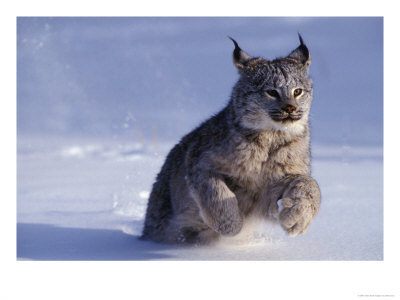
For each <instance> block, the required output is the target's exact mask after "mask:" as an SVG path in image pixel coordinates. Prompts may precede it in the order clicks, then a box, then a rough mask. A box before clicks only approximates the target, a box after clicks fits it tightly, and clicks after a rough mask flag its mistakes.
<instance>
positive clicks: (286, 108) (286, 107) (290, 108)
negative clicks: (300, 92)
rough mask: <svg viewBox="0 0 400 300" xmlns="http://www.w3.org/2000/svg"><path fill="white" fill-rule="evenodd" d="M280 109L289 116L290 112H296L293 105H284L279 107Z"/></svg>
mask: <svg viewBox="0 0 400 300" xmlns="http://www.w3.org/2000/svg"><path fill="white" fill-rule="evenodd" d="M281 109H282V110H284V111H286V112H287V113H289V114H291V113H292V112H294V111H296V109H297V107H296V106H294V105H293V104H285V105H282V106H281Z"/></svg>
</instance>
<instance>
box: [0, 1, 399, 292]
mask: <svg viewBox="0 0 400 300" xmlns="http://www.w3.org/2000/svg"><path fill="white" fill-rule="evenodd" d="M127 3H129V2H128V1H112V2H110V1H93V2H84V1H82V0H81V1H75V0H74V1H71V0H70V1H40V0H39V1H38V0H36V1H14V2H12V3H11V2H10V3H9V4H7V5H8V6H7V7H4V5H3V7H2V12H1V19H0V22H1V41H2V50H1V53H2V55H1V56H0V57H1V61H0V65H1V68H0V69H1V83H2V84H1V86H2V91H4V90H5V93H4V92H3V93H2V96H3V97H2V98H3V99H2V100H1V109H0V113H1V115H0V122H1V127H0V128H1V133H0V134H1V135H0V136H1V137H2V140H3V144H2V147H1V156H0V157H1V166H2V171H1V181H0V182H1V186H2V188H3V189H5V193H4V194H3V197H2V199H1V201H2V209H1V210H0V211H1V217H0V218H1V240H2V243H1V244H2V246H1V247H0V248H1V271H0V272H1V275H2V276H1V286H2V288H1V290H0V298H1V299H159V298H169V297H171V298H173V299H217V298H219V299H296V300H297V299H360V298H362V297H359V296H358V295H359V294H364V295H366V294H377V295H384V294H389V295H395V297H390V298H391V299H397V298H399V297H400V292H399V288H398V269H399V266H398V253H400V250H399V246H398V233H397V230H396V229H397V228H399V224H398V221H397V220H396V218H398V213H397V212H398V210H399V207H398V202H399V201H400V197H399V196H398V195H397V190H395V188H396V184H397V182H396V181H397V180H398V175H397V174H398V171H397V170H398V167H399V159H398V157H397V153H396V152H398V149H399V146H398V142H397V140H398V136H399V133H398V131H397V129H398V124H397V123H398V121H397V119H398V117H397V114H398V112H399V104H398V103H399V102H400V100H399V99H400V98H399V95H398V93H396V94H395V93H394V92H395V91H397V86H398V82H397V80H396V79H397V77H398V75H397V72H398V70H399V69H400V68H399V65H398V64H399V60H398V53H397V51H398V49H399V47H398V46H399V45H398V38H397V36H398V33H397V31H398V28H399V24H398V8H397V6H395V1H393V2H391V3H393V4H388V2H383V1H380V2H377V1H332V2H327V1H305V0H298V1H287V0H286V1H280V4H278V3H269V2H267V1H264V4H260V3H259V2H258V1H226V2H217V1H216V0H214V1H209V0H207V1H201V2H200V1H197V2H192V1H175V0H172V1H161V0H160V1H140V5H139V4H137V3H138V2H134V1H132V2H131V4H129V5H126V4H127ZM93 15H96V16H109V15H110V16H126V15H129V16H138V15H148V16H160V15H169V16H273V15H277V16H332V15H333V16H384V30H385V34H384V40H385V45H384V59H385V65H384V66H385V69H384V70H385V72H384V74H385V77H384V78H385V88H384V91H385V102H384V103H385V104H384V105H385V106H384V113H385V119H384V128H385V145H384V161H385V166H384V180H385V200H384V201H385V228H384V229H385V245H384V248H385V254H384V261H383V262H20V261H19V262H17V261H16V260H15V248H16V247H15V243H16V242H15V224H16V223H15V219H16V218H15V216H16V204H15V194H16V182H15V179H16V168H15V162H16V148H15V145H16V130H15V124H16V120H15V116H16V110H15V103H16V102H15V94H16V70H15V66H16V16H93ZM366 63H368V62H366Z"/></svg>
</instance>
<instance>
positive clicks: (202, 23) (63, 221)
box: [17, 18, 383, 260]
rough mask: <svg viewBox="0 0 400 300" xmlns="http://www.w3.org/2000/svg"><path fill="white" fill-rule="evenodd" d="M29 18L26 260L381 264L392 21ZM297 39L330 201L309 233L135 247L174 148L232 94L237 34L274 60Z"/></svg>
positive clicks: (263, 230) (275, 231) (21, 148)
mask: <svg viewBox="0 0 400 300" xmlns="http://www.w3.org/2000/svg"><path fill="white" fill-rule="evenodd" d="M17 23H18V24H17V25H18V28H17V29H18V30H17V34H18V36H17V47H18V53H17V57H18V63H17V71H18V78H17V84H18V85H17V95H18V100H17V104H18V105H17V117H18V124H17V127H18V145H17V222H18V224H17V258H18V259H19V260H383V100H382V94H383V68H382V55H383V49H382V42H383V33H382V27H383V22H382V18H196V19H193V18H95V19H93V18H18V22H17ZM349 29H351V30H349ZM298 31H299V32H300V33H301V34H302V36H303V38H304V40H305V43H306V44H307V45H308V46H309V48H310V51H311V56H312V65H311V76H312V78H313V80H314V90H315V91H314V103H313V107H312V111H311V115H310V119H311V125H312V157H313V160H312V173H313V176H314V177H315V178H316V180H317V181H318V183H319V184H320V187H321V191H322V206H321V210H320V212H319V214H318V215H317V217H316V219H315V220H314V222H313V223H312V225H311V227H310V229H309V230H308V232H307V233H306V234H305V235H302V236H298V237H295V238H292V237H289V236H287V235H286V234H285V233H284V232H283V231H282V229H281V228H280V227H279V226H278V225H276V224H272V223H263V224H249V228H246V229H245V230H244V231H243V233H241V234H240V236H238V237H235V238H230V239H228V238H226V239H224V240H223V241H222V242H220V243H219V244H217V245H213V246H202V247H179V246H168V245H161V244H156V243H152V242H144V241H140V240H138V236H139V234H140V232H141V228H142V225H143V218H144V213H145V209H146V202H147V198H148V195H149V192H150V190H151V186H152V183H153V181H154V179H155V176H156V174H157V173H158V171H159V170H160V167H161V165H162V163H163V161H164V159H165V156H166V155H167V153H168V151H169V149H171V147H172V146H173V145H174V144H175V143H176V142H178V140H179V139H180V138H181V137H182V136H183V135H184V134H185V133H187V132H189V131H190V130H191V129H193V128H194V127H195V126H197V125H198V124H199V123H200V122H201V121H203V120H204V119H206V118H208V117H209V116H210V115H211V114H213V113H216V112H217V111H218V110H219V109H220V108H222V107H223V106H224V105H225V104H226V102H227V100H228V98H229V94H230V91H231V88H232V85H233V84H234V82H235V80H236V79H237V72H236V70H235V69H234V67H233V64H232V60H231V52H232V50H233V49H232V47H233V46H232V43H231V41H229V39H228V38H227V37H226V36H227V35H230V36H232V37H234V38H235V39H236V40H237V41H238V43H239V45H240V46H241V47H242V48H243V49H244V50H245V51H246V52H248V53H249V54H252V55H262V56H266V57H268V58H273V57H275V56H280V55H284V54H287V53H289V52H290V51H291V50H292V49H293V48H295V47H296V46H297V43H298V40H297V32H298ZM366 61H368V63H365V62H366Z"/></svg>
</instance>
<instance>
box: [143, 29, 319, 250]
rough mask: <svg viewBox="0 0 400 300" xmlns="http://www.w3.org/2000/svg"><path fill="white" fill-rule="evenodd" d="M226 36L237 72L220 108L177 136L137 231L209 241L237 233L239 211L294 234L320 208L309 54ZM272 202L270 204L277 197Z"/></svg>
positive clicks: (157, 237) (167, 239) (158, 237)
mask: <svg viewBox="0 0 400 300" xmlns="http://www.w3.org/2000/svg"><path fill="white" fill-rule="evenodd" d="M230 39H231V40H232V42H233V43H234V46H235V49H234V51H233V62H234V64H235V66H236V67H237V69H238V71H239V79H238V81H237V83H236V84H235V85H234V87H233V90H232V94H231V98H230V101H229V103H228V104H227V106H226V107H225V108H224V109H222V110H221V111H220V112H219V113H218V114H216V115H214V116H212V117H211V118H210V119H208V120H207V121H205V122H204V123H202V124H201V125H200V126H199V127H197V128H196V129H194V130H193V131H192V132H190V133H189V134H187V135H186V136H184V137H183V138H182V139H181V141H180V142H179V143H178V144H177V145H175V147H174V148H173V149H172V150H171V151H170V153H169V154H168V156H167V158H166V160H165V163H164V165H163V167H162V169H161V171H160V172H159V174H158V175H157V178H156V181H155V183H154V185H153V188H152V191H151V194H150V197H149V201H148V206H147V211H146V218H145V224H144V229H143V233H142V237H141V238H142V239H144V240H153V241H157V242H163V243H200V244H204V243H209V242H211V241H216V240H218V239H219V238H220V237H221V236H234V235H236V234H238V233H239V232H240V231H241V229H242V227H243V224H244V223H245V222H246V220H249V218H254V217H256V218H265V219H274V220H276V221H278V222H279V223H280V225H281V227H282V228H283V229H284V230H285V231H286V232H287V233H288V234H289V235H290V236H296V235H298V234H303V233H305V232H306V230H307V229H308V227H309V225H310V223H311V221H312V220H313V218H314V217H315V215H316V214H317V212H318V210H319V207H320V190H319V187H318V184H317V182H316V181H315V180H314V179H313V178H311V176H310V150H309V148H310V136H309V120H308V116H309V111H310V105H311V101H312V93H313V88H312V81H311V79H310V78H309V77H307V76H308V70H309V66H310V62H311V60H310V53H309V50H308V48H307V46H306V45H305V44H304V42H303V39H302V37H301V36H300V34H299V40H300V45H299V46H298V47H297V48H296V49H295V50H293V51H292V52H291V53H290V54H289V55H288V56H286V57H282V58H276V59H274V60H267V59H264V58H261V57H252V56H250V55H249V54H247V53H246V52H244V51H243V50H242V49H241V48H240V47H239V45H238V43H237V42H236V41H235V40H234V39H232V38H230ZM278 201H279V203H278Z"/></svg>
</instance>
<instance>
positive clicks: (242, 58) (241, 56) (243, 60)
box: [228, 36, 252, 68]
mask: <svg viewBox="0 0 400 300" xmlns="http://www.w3.org/2000/svg"><path fill="white" fill-rule="evenodd" d="M228 38H229V39H230V40H231V41H232V42H233V44H234V45H235V50H233V62H234V63H235V65H236V66H237V67H238V68H243V67H245V66H246V65H247V62H248V61H249V60H250V59H252V57H251V56H250V55H248V54H247V53H246V52H244V51H243V50H242V49H240V47H239V45H238V43H237V42H236V41H235V40H234V39H233V38H231V37H230V36H228Z"/></svg>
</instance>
